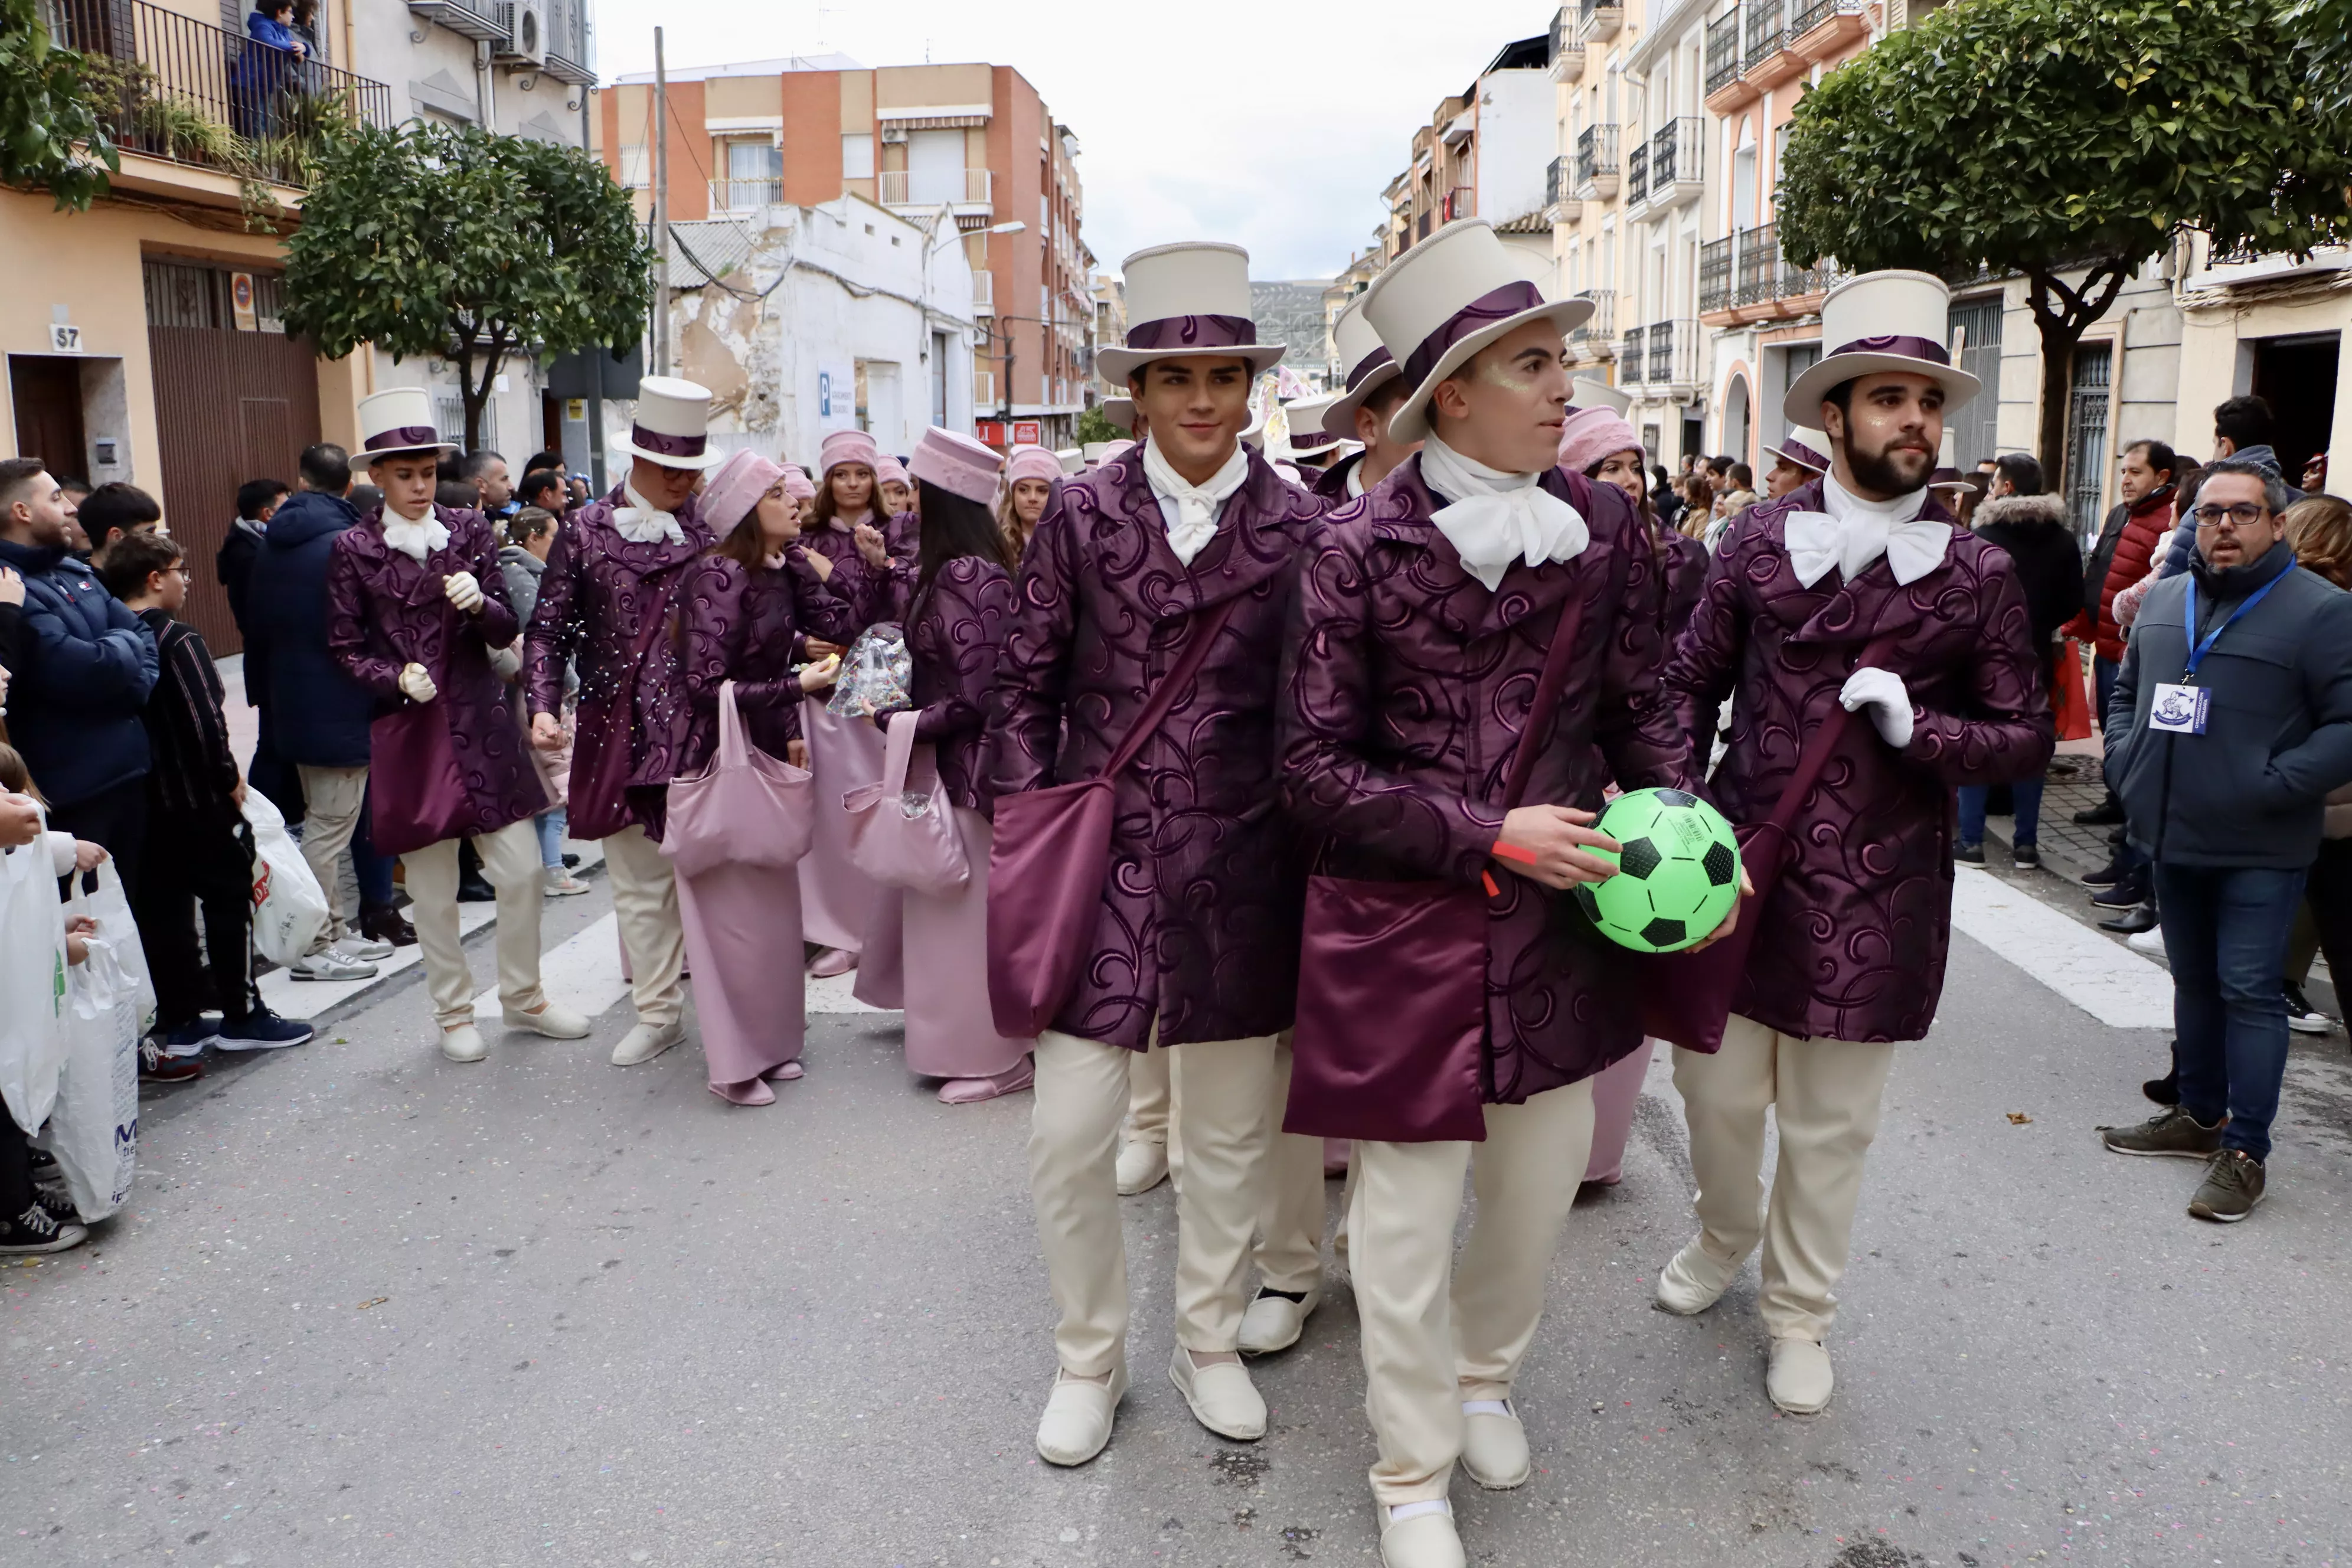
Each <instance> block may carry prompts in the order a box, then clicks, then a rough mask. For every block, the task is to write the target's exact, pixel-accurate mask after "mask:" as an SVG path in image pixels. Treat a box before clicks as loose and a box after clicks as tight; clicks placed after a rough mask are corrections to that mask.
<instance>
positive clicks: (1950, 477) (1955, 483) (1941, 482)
mask: <svg viewBox="0 0 2352 1568" xmlns="http://www.w3.org/2000/svg"><path fill="white" fill-rule="evenodd" d="M1958 448H1959V443H1958V440H1957V439H1956V438H1955V437H1954V436H1953V434H1952V428H1951V426H1945V427H1944V444H1943V446H1942V447H1939V448H1937V452H1936V471H1935V472H1934V473H1932V474H1929V475H1928V476H1927V488H1928V489H1931V490H1951V491H1954V492H1956V493H1957V492H1958V491H1960V490H1972V489H1976V485H1975V484H1974V483H1973V482H1972V481H1971V480H1969V478H1968V477H1967V476H1966V475H1964V474H1962V473H1961V472H1960V468H1959V465H1958V462H1956V461H1955V460H1954V455H1955V454H1956V453H1957V452H1958Z"/></svg>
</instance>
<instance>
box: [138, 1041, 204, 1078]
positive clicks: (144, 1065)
mask: <svg viewBox="0 0 2352 1568" xmlns="http://www.w3.org/2000/svg"><path fill="white" fill-rule="evenodd" d="M204 1076H205V1058H202V1057H174V1056H167V1055H165V1054H164V1051H163V1042H162V1041H160V1040H158V1039H156V1038H155V1037H154V1036H152V1035H150V1036H148V1037H146V1038H145V1039H143V1040H142V1041H140V1042H139V1081H140V1082H141V1083H185V1082H187V1081H188V1080H189V1079H192V1078H202V1077H204Z"/></svg>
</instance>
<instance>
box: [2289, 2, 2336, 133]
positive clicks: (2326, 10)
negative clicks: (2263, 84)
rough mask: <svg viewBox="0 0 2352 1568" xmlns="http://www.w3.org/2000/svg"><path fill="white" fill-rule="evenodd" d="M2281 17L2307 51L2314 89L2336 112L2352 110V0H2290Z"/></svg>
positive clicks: (2292, 35)
mask: <svg viewBox="0 0 2352 1568" xmlns="http://www.w3.org/2000/svg"><path fill="white" fill-rule="evenodd" d="M2283 20H2284V24H2285V26H2286V31H2287V36H2288V37H2291V38H2293V39H2294V40H2295V41H2296V43H2298V44H2300V45H2301V46H2302V47H2304V48H2305V49H2306V50H2307V51H2308V52H2309V56H2310V60H2311V85H2312V90H2313V92H2314V93H2315V94H2316V95H2317V97H2318V99H2319V100H2320V101H2321V102H2322V103H2323V104H2325V105H2326V106H2327V107H2328V108H2329V109H2331V110H2335V111H2336V112H2337V113H2339V114H2340V113H2345V112H2347V111H2352V0H2291V3H2290V4H2289V5H2287V7H2286V14H2285V16H2284V18H2283Z"/></svg>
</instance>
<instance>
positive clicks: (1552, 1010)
mask: <svg viewBox="0 0 2352 1568" xmlns="http://www.w3.org/2000/svg"><path fill="white" fill-rule="evenodd" d="M1542 482H1543V487H1544V489H1547V490H1549V491H1550V492H1551V493H1552V494H1553V495H1556V496H1558V497H1559V498H1560V499H1561V500H1565V501H1567V502H1568V503H1569V504H1570V505H1571V506H1573V507H1575V508H1576V510H1578V511H1579V512H1580V513H1582V514H1583V516H1584V519H1585V522H1586V524H1587V525H1588V526H1589V528H1590V529H1591V543H1590V544H1589V545H1588V546H1587V547H1586V548H1585V550H1584V551H1583V552H1582V553H1581V554H1580V555H1578V556H1577V557H1576V559H1575V560H1573V561H1569V562H1551V563H1546V564H1544V565H1542V566H1537V567H1530V566H1528V565H1527V564H1526V563H1524V562H1522V563H1518V564H1517V565H1514V566H1513V567H1511V569H1510V570H1509V571H1508V572H1507V573H1505V574H1504V575H1503V578H1502V581H1501V583H1500V584H1497V586H1496V591H1495V592H1493V593H1491V594H1490V593H1488V592H1487V591H1486V588H1485V587H1484V586H1483V585H1481V584H1480V583H1479V582H1478V580H1477V579H1476V578H1475V577H1473V576H1471V575H1470V574H1469V573H1467V572H1465V571H1464V570H1463V567H1462V563H1461V557H1460V556H1459V555H1458V554H1456V553H1455V552H1454V545H1453V543H1452V542H1450V541H1448V540H1447V539H1446V537H1445V536H1444V534H1443V533H1441V532H1440V531H1438V529H1437V525H1436V524H1435V522H1433V521H1432V514H1433V512H1434V511H1435V510H1437V508H1438V507H1439V506H1440V505H1441V504H1443V503H1442V502H1440V501H1439V500H1438V499H1437V498H1436V497H1435V496H1434V495H1433V493H1432V492H1431V490H1430V489H1429V487H1428V485H1427V484H1426V483H1425V482H1423V479H1422V476H1421V459H1420V458H1418V457H1415V458H1411V459H1409V460H1408V461H1406V462H1405V463H1404V464H1403V465H1402V466H1401V467H1400V468H1397V470H1396V471H1395V472H1393V473H1391V475H1389V476H1388V478H1387V479H1383V480H1382V481H1381V483H1380V484H1379V485H1377V486H1375V487H1374V488H1373V489H1371V490H1370V491H1369V492H1368V493H1366V494H1365V495H1363V496H1362V497H1360V498H1359V499H1358V500H1354V501H1351V502H1349V504H1348V505H1347V506H1345V507H1342V508H1341V509H1339V510H1338V511H1335V512H1332V513H1329V514H1328V516H1326V517H1325V518H1324V520H1323V522H1322V527H1321V531H1320V533H1319V536H1318V539H1317V540H1316V542H1315V544H1314V546H1313V549H1312V551H1311V553H1310V555H1309V558H1308V560H1307V564H1306V566H1305V568H1304V569H1303V571H1302V572H1301V574H1300V577H1299V588H1298V596H1297V605H1296V607H1295V608H1294V610H1293V612H1292V618H1291V627H1290V632H1289V634H1288V636H1287V637H1286V638H1285V639H1284V642H1285V649H1284V672H1283V681H1284V689H1285V694H1286V702H1285V704H1284V710H1283V724H1282V795H1283V801H1284V804H1285V805H1286V807H1287V808H1288V810H1289V812H1290V815H1291V816H1293V817H1294V818H1296V819H1297V821H1298V822H1299V823H1301V824H1302V825H1303V826H1305V827H1306V828H1307V831H1308V832H1309V833H1311V834H1313V835H1315V836H1317V837H1328V849H1327V857H1326V859H1325V861H1324V867H1325V869H1327V870H1328V872H1329V873H1330V874H1331V875H1333V876H1335V877H1344V878H1352V879H1367V880H1376V881H1378V880H1397V881H1410V880H1424V879H1427V880H1439V879H1442V880H1444V881H1449V882H1454V883H1458V884H1460V885H1462V886H1464V887H1473V888H1475V887H1477V886H1479V885H1480V882H1479V879H1480V876H1481V874H1482V873H1485V872H1487V871H1489V870H1492V871H1493V873H1494V877H1495V882H1496V887H1497V888H1498V889H1500V892H1499V895H1498V896H1497V897H1496V898H1494V899H1492V900H1489V902H1488V905H1487V912H1488V923H1487V927H1486V931H1487V936H1486V1042H1485V1064H1484V1075H1483V1076H1484V1081H1485V1085H1486V1099H1487V1100H1488V1101H1489V1102H1496V1103H1504V1104H1516V1103H1517V1102H1519V1101H1521V1100H1526V1099H1527V1098H1528V1096H1529V1095H1534V1094H1540V1093H1542V1092H1544V1091H1545V1090H1546V1089H1558V1088H1559V1087H1560V1086H1561V1085H1563V1084H1569V1083H1574V1082H1576V1081H1577V1080H1578V1079H1584V1078H1589V1077H1591V1075H1592V1074H1594V1073H1597V1072H1599V1071H1600V1070H1601V1068H1605V1067H1607V1066H1608V1065H1609V1064H1610V1063H1612V1062H1613V1061H1616V1060H1617V1059H1618V1058H1621V1057H1623V1056H1625V1055H1627V1054H1628V1053H1630V1052H1632V1051H1633V1049H1634V1047H1637V1046H1639V1045H1640V1044H1641V1043H1642V1027H1641V1023H1640V1021H1639V1019H1638V1017H1637V1016H1636V1015H1635V1012H1634V1007H1633V998H1632V997H1631V996H1630V995H1629V994H1626V993H1625V992H1624V991H1623V990H1622V987H1620V986H1618V985H1616V984H1613V982H1612V976H1611V963H1612V953H1613V952H1614V950H1613V949H1612V948H1611V947H1610V946H1609V945H1608V944H1607V943H1606V942H1605V941H1603V940H1602V939H1601V938H1600V937H1598V936H1596V935H1594V934H1592V933H1591V931H1590V930H1589V928H1588V927H1587V926H1586V924H1585V922H1584V921H1583V919H1582V917H1581V916H1580V914H1579V913H1578V912H1577V910H1576V907H1575V904H1574V902H1573V900H1570V898H1569V896H1568V895H1567V894H1565V893H1556V892H1552V891H1550V890H1549V889H1544V888H1541V887H1538V885H1537V884H1536V883H1534V882H1531V881H1528V880H1526V879H1522V878H1519V877H1516V876H1510V875H1507V874H1506V873H1505V872H1504V871H1503V870H1502V869H1500V868H1497V866H1496V862H1494V861H1493V860H1491V859H1490V858H1489V855H1490V854H1491V852H1492V850H1493V847H1494V845H1495V840H1496V836H1497V833H1498V831H1499V829H1500V828H1501V826H1502V821H1503V811H1502V806H1501V804H1500V803H1501V801H1502V798H1503V791H1504V787H1505V781H1506V778H1507V775H1508V773H1509V771H1510V765H1511V760H1512V757H1513V756H1514V754H1515V753H1516V752H1517V747H1518V743H1519V738H1520V734H1521V731H1522V727H1523V726H1524V725H1525V724H1526V722H1527V717H1528V707H1529V705H1530V703H1531V702H1532V701H1533V700H1534V696H1535V688H1536V683H1537V680H1538V677H1539V675H1540V674H1541V671H1542V669H1543V664H1544V658H1545V655H1546V653H1547V651H1548V650H1549V647H1550V646H1551V640H1552V634H1553V632H1554V631H1555V630H1556V629H1557V627H1558V626H1559V617H1560V612H1561V609H1562V607H1563V606H1564V605H1566V604H1567V602H1568V597H1569V595H1571V594H1573V595H1577V596H1578V598H1579V599H1580V602H1581V603H1582V605H1583V609H1582V611H1581V612H1580V616H1579V624H1578V626H1577V628H1576V644H1575V652H1574V655H1573V657H1572V658H1571V661H1570V665H1569V670H1568V681H1567V684H1566V686H1565V687H1564V688H1563V689H1562V690H1561V693H1560V698H1559V710H1558V712H1557V714H1556V715H1555V717H1554V720H1553V724H1552V732H1551V733H1550V734H1549V736H1547V737H1543V738H1542V740H1543V751H1542V754H1541V756H1540V758H1539V760H1538V762H1537V763H1536V764H1535V771H1534V773H1532V774H1531V775H1530V776H1529V779H1528V789H1527V794H1526V795H1525V796H1524V798H1523V800H1522V802H1521V804H1523V805H1572V806H1580V807H1582V808H1584V809H1586V810H1598V809H1599V808H1600V806H1601V791H1602V789H1603V788H1604V787H1605V786H1606V785H1607V784H1609V783H1610V782H1611V781H1612V779H1613V780H1615V781H1616V782H1618V783H1620V784H1622V785H1623V786H1624V787H1625V788H1627V789H1634V788H1639V787H1642V786H1644V785H1651V784H1660V785H1669V786H1674V787H1677V788H1689V787H1690V786H1691V784H1692V782H1693V780H1694V778H1695V776H1696V775H1695V770H1694V769H1693V767H1692V764H1691V762H1690V755H1689V748H1688V747H1687V745H1686V744H1685V741H1684V739H1683V735H1682V732H1681V731H1680V730H1679V729H1678V728H1677V727H1676V724H1675V714H1674V710H1673V707H1672V705H1671V704H1670V703H1669V701H1668V700H1667V699H1666V696H1665V694H1664V690H1663V689H1662V688H1661V687H1660V685H1659V679H1658V678H1659V671H1660V668H1661V666H1662V665H1663V663H1664V658H1665V644H1664V639H1663V638H1662V637H1660V636H1659V632H1658V619H1659V610H1660V605H1662V603H1663V602H1664V582H1663V580H1662V578H1661V576H1660V574H1659V572H1658V568H1657V555H1656V552H1655V549H1654V546H1653V545H1652V543H1651V542H1650V537H1649V533H1648V531H1647V530H1646V529H1644V528H1643V523H1642V521H1641V519H1640V518H1639V517H1638V516H1637V515H1636V514H1635V513H1634V510H1633V503H1632V502H1631V501H1629V500H1627V499H1626V497H1625V494H1624V492H1623V491H1622V490H1620V489H1616V488H1615V487H1614V486H1612V485H1601V484H1594V483H1593V482H1592V481H1591V480H1589V479H1586V478H1584V476H1583V475H1581V474H1571V473H1569V472H1567V471H1566V470H1564V469H1559V468H1555V469H1553V470H1551V471H1550V472H1549V473H1547V474H1546V475H1545V476H1544V478H1543V481H1542Z"/></svg>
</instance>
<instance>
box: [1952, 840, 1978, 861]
mask: <svg viewBox="0 0 2352 1568" xmlns="http://www.w3.org/2000/svg"><path fill="white" fill-rule="evenodd" d="M1952 858H1953V859H1955V860H1958V861H1959V862H1961V863H1962V864H1963V865H1968V866H1981V865H1983V864H1984V863H1985V861H1984V846H1983V845H1981V844H1955V845H1953V846H1952Z"/></svg>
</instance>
